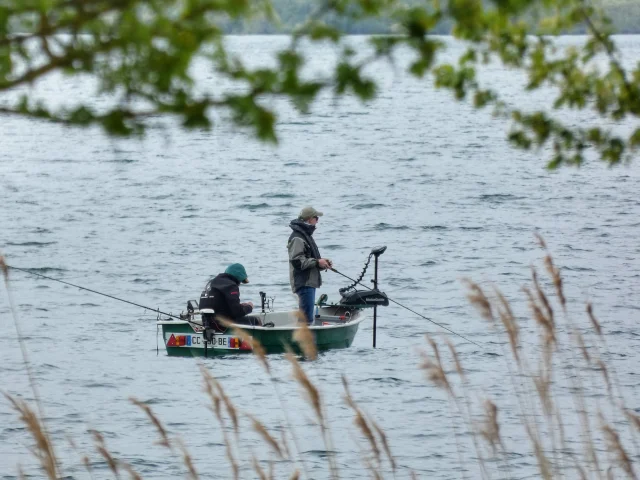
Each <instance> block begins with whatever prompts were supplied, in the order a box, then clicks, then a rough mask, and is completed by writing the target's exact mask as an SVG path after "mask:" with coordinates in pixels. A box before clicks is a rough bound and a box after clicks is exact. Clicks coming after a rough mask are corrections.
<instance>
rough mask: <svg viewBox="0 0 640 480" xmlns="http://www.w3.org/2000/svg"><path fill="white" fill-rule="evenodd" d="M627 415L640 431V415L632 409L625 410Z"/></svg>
mask: <svg viewBox="0 0 640 480" xmlns="http://www.w3.org/2000/svg"><path fill="white" fill-rule="evenodd" d="M624 413H625V415H626V417H627V418H628V419H629V421H630V422H631V424H632V425H633V426H634V427H636V430H638V432H640V416H638V415H636V414H635V413H633V412H632V411H631V410H625V412H624Z"/></svg>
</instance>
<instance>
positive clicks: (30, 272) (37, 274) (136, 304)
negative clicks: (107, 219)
mask: <svg viewBox="0 0 640 480" xmlns="http://www.w3.org/2000/svg"><path fill="white" fill-rule="evenodd" d="M7 267H9V268H11V269H13V270H19V271H21V272H24V273H28V274H31V275H36V276H38V277H42V278H46V279H47V280H53V281H54V282H59V283H64V284H65V285H70V286H72V287H76V288H79V289H80V290H86V291H87V292H91V293H97V294H98V295H102V296H103V297H108V298H112V299H114V300H118V301H119V302H124V303H128V304H130V305H135V306H136V307H140V308H144V309H145V310H150V311H152V312H156V313H161V314H162V315H166V316H167V317H171V318H175V319H176V320H185V319H184V318H180V317H177V316H175V315H173V314H171V313H166V312H163V311H161V310H160V309H158V308H151V307H145V306H144V305H140V304H139V303H135V302H130V301H129V300H124V299H122V298H118V297H114V296H113V295H108V294H106V293H102V292H98V291H96V290H91V289H90V288H86V287H81V286H80V285H74V284H73V283H69V282H65V281H64V280H58V279H57V278H53V277H48V276H47V275H42V274H41V273H36V272H32V271H30V270H27V269H25V268H18V267H14V266H12V265H7ZM187 321H188V320H187ZM189 323H191V322H189Z"/></svg>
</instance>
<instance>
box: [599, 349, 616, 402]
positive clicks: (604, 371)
mask: <svg viewBox="0 0 640 480" xmlns="http://www.w3.org/2000/svg"><path fill="white" fill-rule="evenodd" d="M596 365H598V368H599V369H600V372H601V373H602V378H603V379H604V381H605V383H606V384H607V390H608V391H609V395H613V389H612V387H611V380H610V379H609V370H608V369H607V366H606V365H605V363H604V362H603V361H602V360H601V359H600V358H599V359H598V360H597V361H596Z"/></svg>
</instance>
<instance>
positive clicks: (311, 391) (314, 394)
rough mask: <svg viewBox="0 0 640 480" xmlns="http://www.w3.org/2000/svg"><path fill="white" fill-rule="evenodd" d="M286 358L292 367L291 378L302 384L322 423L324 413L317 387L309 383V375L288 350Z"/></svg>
mask: <svg viewBox="0 0 640 480" xmlns="http://www.w3.org/2000/svg"><path fill="white" fill-rule="evenodd" d="M286 358H287V360H289V362H290V363H291V366H292V367H293V378H294V379H295V380H296V381H297V382H298V383H299V384H300V385H301V386H302V388H303V390H304V391H305V392H306V394H307V398H308V400H309V402H310V403H311V405H312V406H313V410H314V411H315V412H316V415H317V416H318V419H319V420H320V423H321V424H324V414H323V412H322V401H321V397H320V392H318V389H317V388H316V387H315V385H313V383H311V380H309V377H307V374H306V373H305V372H304V370H303V369H302V367H301V366H300V363H299V362H298V361H297V360H296V358H295V356H294V355H293V353H292V352H291V351H288V352H287V353H286Z"/></svg>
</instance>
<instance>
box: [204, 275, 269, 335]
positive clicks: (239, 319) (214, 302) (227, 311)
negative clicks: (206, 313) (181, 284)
mask: <svg viewBox="0 0 640 480" xmlns="http://www.w3.org/2000/svg"><path fill="white" fill-rule="evenodd" d="M241 283H249V279H248V278H247V272H246V270H245V269H244V267H243V266H242V265H241V264H239V263H234V264H232V265H229V266H228V267H227V269H226V270H225V271H224V273H221V274H219V275H217V276H216V277H215V278H213V279H211V280H209V282H208V283H207V285H206V286H205V287H204V290H203V292H202V294H201V295H200V310H202V309H204V308H211V309H213V311H214V312H215V313H216V316H220V317H225V318H226V319H229V320H230V321H232V322H234V323H240V324H245V325H260V320H259V319H257V318H254V317H247V315H248V314H249V313H251V312H252V311H253V303H251V302H246V303H240V288H239V286H240V284H241ZM203 320H204V318H203Z"/></svg>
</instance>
